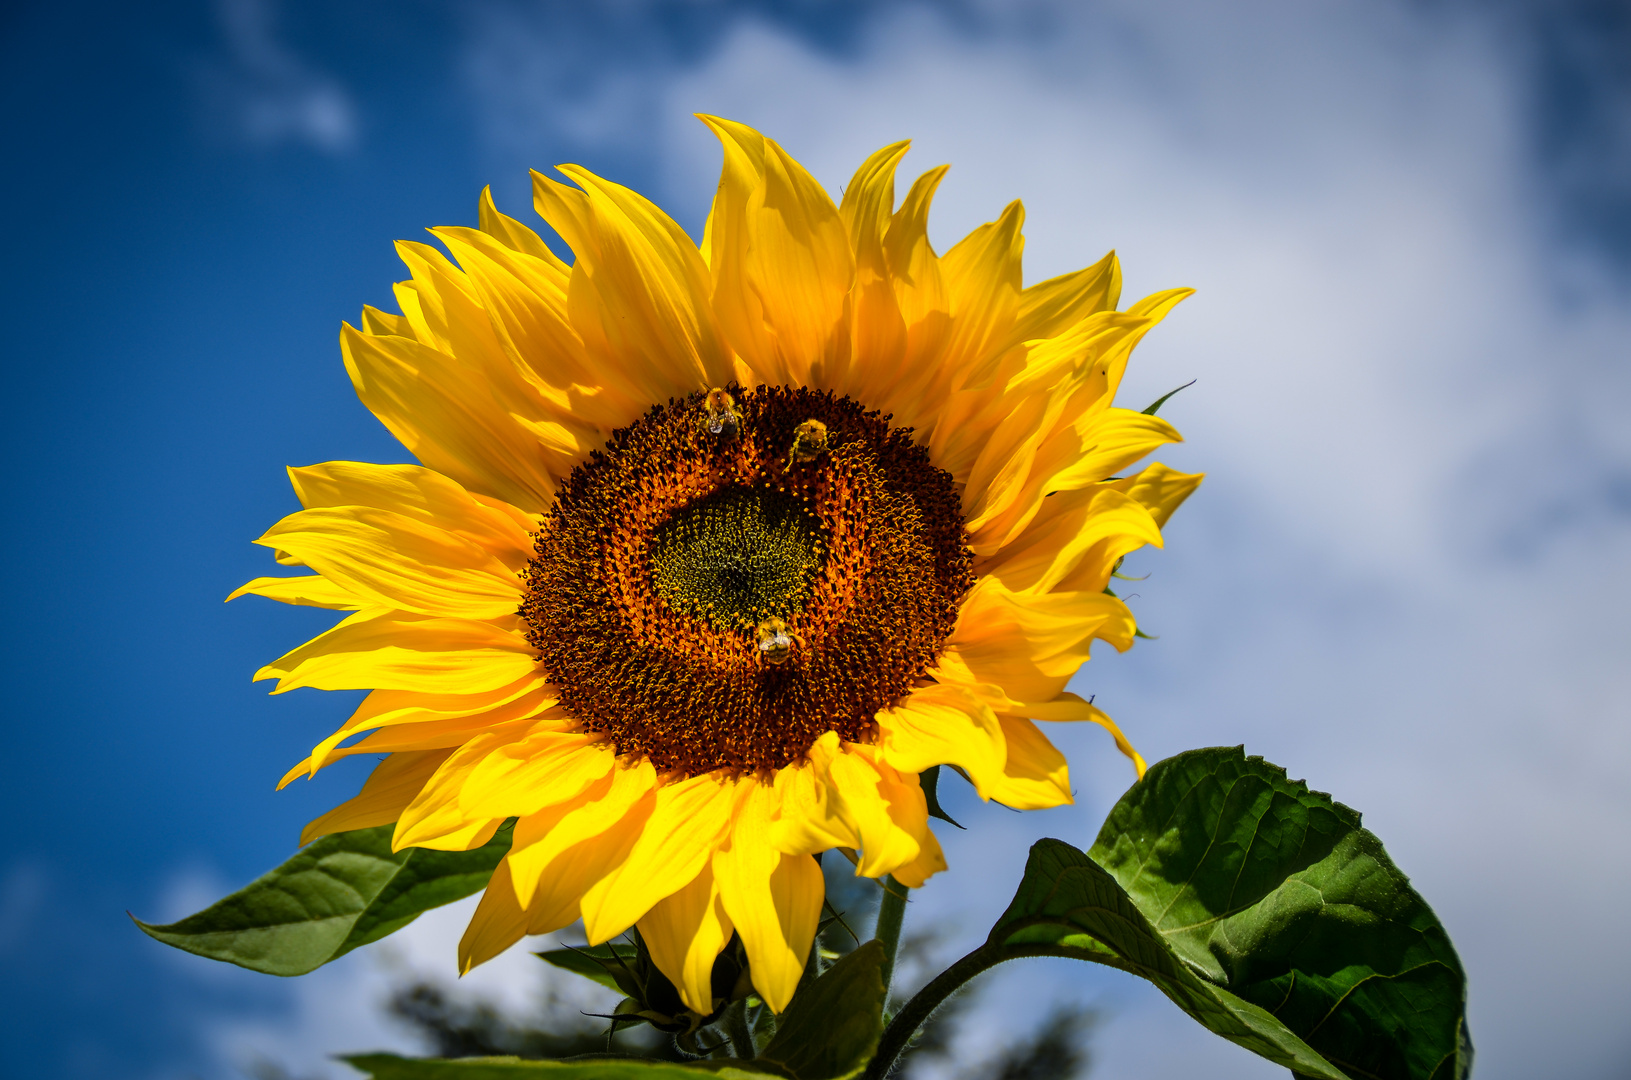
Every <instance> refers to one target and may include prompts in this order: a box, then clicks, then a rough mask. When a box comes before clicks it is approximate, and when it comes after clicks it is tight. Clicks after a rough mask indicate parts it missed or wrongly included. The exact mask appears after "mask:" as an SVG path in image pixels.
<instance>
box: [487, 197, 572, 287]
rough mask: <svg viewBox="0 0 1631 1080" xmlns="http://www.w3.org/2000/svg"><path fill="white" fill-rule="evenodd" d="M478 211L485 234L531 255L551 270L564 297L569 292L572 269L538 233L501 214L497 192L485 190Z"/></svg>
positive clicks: (513, 249) (515, 249)
mask: <svg viewBox="0 0 1631 1080" xmlns="http://www.w3.org/2000/svg"><path fill="white" fill-rule="evenodd" d="M476 210H477V214H478V220H479V221H480V222H481V231H482V232H484V233H486V234H487V235H488V236H491V237H492V238H493V239H495V240H497V241H498V242H499V243H501V244H503V245H504V246H505V247H507V248H509V249H510V250H511V251H516V252H520V253H521V254H523V255H530V256H532V257H533V258H535V259H537V260H538V261H539V262H540V263H541V264H542V265H543V266H544V267H545V268H547V273H548V274H549V275H550V278H551V279H552V280H553V282H554V283H555V287H556V288H557V289H558V290H559V291H560V292H561V293H563V294H564V293H565V292H566V281H567V278H568V277H569V276H570V275H571V273H572V268H571V267H570V266H567V265H566V264H565V263H564V262H562V261H561V260H560V258H559V257H558V256H557V255H556V254H555V253H554V252H553V251H551V250H549V245H548V244H546V243H544V241H543V238H542V237H540V236H539V235H538V234H537V233H535V232H533V231H532V230H531V229H529V228H527V227H526V226H525V225H523V224H521V222H519V221H517V220H516V219H515V218H513V217H510V216H509V215H507V214H502V213H500V212H499V209H498V207H497V206H495V205H493V189H492V188H491V187H484V188H482V189H481V199H480V201H479V202H478V203H477V206H476Z"/></svg>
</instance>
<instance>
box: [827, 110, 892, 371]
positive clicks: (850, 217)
mask: <svg viewBox="0 0 1631 1080" xmlns="http://www.w3.org/2000/svg"><path fill="white" fill-rule="evenodd" d="M909 145H910V144H909V143H906V142H898V143H893V144H891V145H889V146H886V147H884V148H883V149H881V150H879V151H877V152H876V153H874V154H873V155H872V156H871V157H869V158H867V159H866V161H864V162H862V163H861V167H860V168H859V169H857V170H855V175H854V176H853V177H852V178H851V179H850V182H849V184H848V186H846V187H845V188H844V201H843V203H842V205H840V207H839V214H840V216H841V217H842V218H843V219H844V224H845V225H846V226H847V227H848V229H849V234H850V243H851V244H852V245H853V247H854V249H855V285H854V287H853V292H852V304H853V312H852V314H851V316H850V340H851V345H850V360H849V364H848V366H847V368H845V369H839V368H837V367H836V366H831V365H829V366H828V367H826V368H825V369H824V370H823V372H822V377H823V385H824V386H825V387H826V388H828V389H830V390H832V391H833V392H834V393H838V394H844V395H846V396H848V397H852V398H854V399H855V400H857V401H866V402H876V401H881V400H884V399H885V398H886V397H887V388H889V387H892V386H894V385H895V384H898V383H899V382H900V381H901V380H902V378H903V377H904V374H905V373H904V371H903V366H904V364H905V361H906V319H905V318H904V317H903V316H902V315H901V310H900V301H899V299H898V298H897V297H896V294H895V284H894V282H893V281H892V280H891V278H890V272H889V258H888V256H887V255H886V254H885V252H884V237H885V236H886V235H887V234H888V231H889V226H890V224H891V219H892V218H893V214H894V209H895V168H896V166H898V165H899V164H900V159H901V157H902V156H903V155H904V154H905V153H906V150H907V148H908V146H909Z"/></svg>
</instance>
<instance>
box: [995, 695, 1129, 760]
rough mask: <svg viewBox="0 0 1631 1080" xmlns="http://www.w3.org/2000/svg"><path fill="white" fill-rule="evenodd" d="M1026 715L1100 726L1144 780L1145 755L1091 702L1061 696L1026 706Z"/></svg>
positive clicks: (1077, 697)
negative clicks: (1086, 722)
mask: <svg viewBox="0 0 1631 1080" xmlns="http://www.w3.org/2000/svg"><path fill="white" fill-rule="evenodd" d="M1024 715H1026V716H1028V717H1030V718H1031V719H1033V720H1048V721H1055V722H1063V721H1076V720H1086V721H1088V722H1089V723H1093V724H1098V725H1099V726H1100V727H1102V728H1104V729H1105V730H1106V731H1108V732H1109V733H1110V735H1111V737H1112V738H1114V739H1115V740H1116V749H1118V750H1120V751H1121V752H1122V753H1123V754H1126V755H1127V757H1128V759H1129V760H1131V761H1132V763H1133V767H1134V768H1135V769H1137V770H1138V776H1139V779H1143V777H1144V768H1145V766H1144V755H1142V754H1140V753H1139V752H1138V751H1137V750H1134V749H1133V744H1132V743H1130V742H1128V741H1127V736H1125V735H1123V734H1122V733H1121V728H1119V727H1117V726H1116V722H1115V721H1114V720H1112V719H1110V717H1109V716H1108V715H1106V714H1105V712H1104V710H1103V709H1100V708H1098V707H1097V706H1095V705H1094V704H1093V703H1092V702H1091V701H1086V700H1084V699H1083V698H1081V697H1080V696H1079V695H1076V694H1060V695H1059V696H1058V697H1057V698H1055V699H1054V700H1053V701H1047V702H1041V703H1039V704H1034V705H1026V706H1024Z"/></svg>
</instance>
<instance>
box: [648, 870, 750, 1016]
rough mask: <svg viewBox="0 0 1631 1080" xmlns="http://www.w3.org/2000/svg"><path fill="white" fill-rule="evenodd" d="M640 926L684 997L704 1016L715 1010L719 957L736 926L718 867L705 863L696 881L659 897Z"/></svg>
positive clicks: (660, 965) (655, 956)
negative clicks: (716, 871) (728, 911)
mask: <svg viewBox="0 0 1631 1080" xmlns="http://www.w3.org/2000/svg"><path fill="white" fill-rule="evenodd" d="M639 926H640V936H641V937H642V938H643V939H645V943H646V947H647V948H648V949H650V950H651V960H652V963H654V964H656V965H657V970H659V971H661V972H662V973H663V974H664V975H666V976H668V981H669V982H671V983H673V984H674V986H675V988H676V989H677V990H679V992H680V1000H682V1001H684V1002H685V1004H686V1006H687V1007H689V1008H690V1009H692V1010H693V1011H695V1012H699V1013H702V1014H703V1015H704V1016H706V1015H707V1014H709V1013H711V1012H713V1011H714V993H713V970H714V960H715V958H716V957H718V956H719V954H720V953H721V952H723V951H724V949H725V945H726V944H727V943H728V942H729V941H730V939H731V932H732V930H733V928H734V924H733V923H732V922H731V918H730V916H729V915H728V914H726V912H725V905H724V902H723V901H722V900H721V899H720V895H719V885H718V883H717V882H716V881H715V880H714V872H713V869H712V868H711V867H707V866H704V867H703V868H702V872H701V873H699V874H698V875H697V876H696V879H695V880H694V881H692V882H691V884H689V885H687V886H685V888H683V889H681V890H679V891H678V892H676V893H674V894H672V895H671V896H667V897H664V898H663V899H661V900H659V901H657V903H656V904H654V905H653V906H652V908H651V910H650V911H648V912H646V913H645V915H644V916H643V917H642V918H641V919H640V922H639Z"/></svg>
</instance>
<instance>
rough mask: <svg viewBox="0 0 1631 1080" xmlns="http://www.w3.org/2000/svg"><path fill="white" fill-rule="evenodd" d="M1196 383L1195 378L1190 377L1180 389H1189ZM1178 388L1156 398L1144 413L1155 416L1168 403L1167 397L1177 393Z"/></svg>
mask: <svg viewBox="0 0 1631 1080" xmlns="http://www.w3.org/2000/svg"><path fill="white" fill-rule="evenodd" d="M1194 385H1195V380H1194V379H1190V380H1189V381H1188V382H1186V383H1184V385H1182V386H1180V387H1178V390H1188V389H1189V388H1190V387H1191V386H1194ZM1178 390H1168V391H1167V392H1166V393H1164V394H1162V395H1161V396H1160V397H1158V398H1156V399H1155V400H1154V401H1153V402H1151V403H1150V405H1149V407H1148V408H1146V409H1145V410H1144V415H1145V416H1154V415H1155V414H1156V413H1158V412H1160V411H1161V406H1163V405H1165V404H1166V403H1167V399H1168V398H1170V397H1171V396H1172V395H1173V394H1176V393H1177V392H1178Z"/></svg>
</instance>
